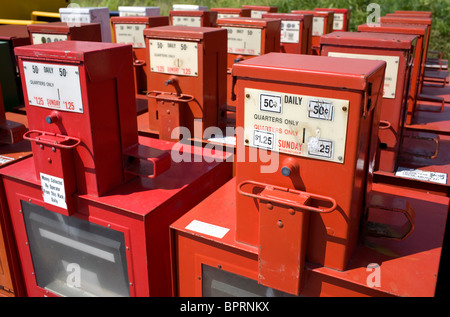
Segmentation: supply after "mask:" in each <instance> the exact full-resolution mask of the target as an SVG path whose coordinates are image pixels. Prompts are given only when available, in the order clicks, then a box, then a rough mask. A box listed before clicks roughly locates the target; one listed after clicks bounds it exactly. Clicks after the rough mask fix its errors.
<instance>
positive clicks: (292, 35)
mask: <svg viewBox="0 0 450 317" xmlns="http://www.w3.org/2000/svg"><path fill="white" fill-rule="evenodd" d="M299 40H300V21H281V37H280V42H281V43H298V42H299Z"/></svg>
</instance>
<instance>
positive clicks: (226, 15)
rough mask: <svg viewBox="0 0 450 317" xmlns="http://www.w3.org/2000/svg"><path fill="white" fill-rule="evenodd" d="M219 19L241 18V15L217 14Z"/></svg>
mask: <svg viewBox="0 0 450 317" xmlns="http://www.w3.org/2000/svg"><path fill="white" fill-rule="evenodd" d="M217 18H218V19H223V18H239V13H217Z"/></svg>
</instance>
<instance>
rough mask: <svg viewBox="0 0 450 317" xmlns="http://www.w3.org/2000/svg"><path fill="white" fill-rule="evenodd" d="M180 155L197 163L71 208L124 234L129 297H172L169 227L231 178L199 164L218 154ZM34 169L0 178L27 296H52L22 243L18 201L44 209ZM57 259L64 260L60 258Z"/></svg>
mask: <svg viewBox="0 0 450 317" xmlns="http://www.w3.org/2000/svg"><path fill="white" fill-rule="evenodd" d="M139 143H140V144H141V145H144V146H147V147H150V148H155V149H158V150H161V151H170V150H171V149H172V147H173V145H174V144H173V143H170V142H166V141H160V140H156V139H151V138H143V137H140V139H139ZM184 151H185V154H188V156H190V157H191V158H192V159H193V157H194V156H195V157H198V158H200V159H199V160H198V161H197V162H193V161H192V162H180V163H172V164H171V167H170V169H169V170H167V171H166V172H165V173H163V174H162V175H160V176H158V177H156V178H154V179H150V178H134V179H133V180H131V181H130V182H128V183H126V184H124V185H121V186H118V187H117V188H115V189H113V190H112V191H110V192H109V193H108V194H107V195H104V196H101V197H96V196H94V195H89V194H76V203H77V210H76V212H75V213H74V214H73V215H72V216H71V217H75V218H77V219H81V220H84V221H88V222H89V223H95V224H97V225H100V226H102V227H104V228H108V229H110V230H114V231H118V232H122V233H123V234H124V237H125V244H126V246H127V252H126V262H127V272H126V275H127V276H128V279H129V283H130V286H129V295H130V296H171V295H172V294H171V287H170V285H171V280H170V270H169V267H170V262H169V240H168V228H169V225H170V223H172V222H173V221H175V220H176V219H177V218H178V217H179V216H181V215H182V214H184V213H185V212H186V211H188V210H189V209H190V208H192V207H193V206H195V204H196V203H198V202H199V201H201V200H202V199H203V198H205V197H206V196H208V195H209V194H211V193H212V192H213V191H214V190H215V189H216V188H217V187H218V186H220V185H219V184H220V183H222V184H223V183H224V182H225V181H226V180H228V179H229V177H230V175H231V166H230V165H229V164H228V165H227V164H226V163H220V162H212V163H207V162H206V161H205V157H209V158H210V159H211V158H212V159H218V160H220V159H224V158H225V155H224V154H223V153H220V152H216V153H213V154H209V155H208V154H207V155H206V156H203V159H202V158H201V155H202V150H201V148H194V147H186V148H185V150H184ZM34 169H35V167H34V160H33V159H32V158H29V159H25V160H23V161H20V162H18V163H17V164H13V165H11V166H8V167H5V168H4V169H2V170H1V173H2V180H3V184H4V186H5V191H6V197H7V202H8V206H9V210H10V216H11V219H12V223H13V227H14V233H15V239H16V240H17V243H18V246H19V254H20V258H21V265H22V267H23V273H24V276H25V284H26V289H27V293H28V296H55V295H57V294H55V293H54V292H52V291H51V290H49V289H45V288H43V287H42V285H40V284H38V281H37V279H36V275H35V274H33V273H34V272H35V271H34V270H35V269H34V267H33V257H32V254H31V253H30V249H29V247H28V243H27V242H28V241H27V232H26V229H25V224H24V220H23V216H22V215H21V213H20V212H19V210H21V209H22V207H21V204H22V201H27V202H28V201H29V202H30V203H31V204H33V205H38V206H44V205H45V204H44V202H43V201H42V192H41V184H40V182H39V181H38V180H36V178H35V176H34V173H33V172H34ZM180 175H183V177H180ZM49 212H51V211H49ZM30 243H32V241H30ZM61 260H64V256H62V259H61ZM49 265H50V264H49ZM97 269H98V270H101V269H102V268H101V267H98V268H97ZM103 282H105V281H103Z"/></svg>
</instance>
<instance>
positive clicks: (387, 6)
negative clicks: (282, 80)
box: [72, 0, 450, 59]
mask: <svg viewBox="0 0 450 317" xmlns="http://www.w3.org/2000/svg"><path fill="white" fill-rule="evenodd" d="M72 3H78V4H79V5H80V6H106V7H109V9H110V10H114V11H115V10H117V7H118V6H119V5H123V6H126V5H129V6H133V5H134V6H156V7H160V8H161V15H168V12H169V10H170V9H171V8H172V4H173V3H176V4H197V5H203V6H207V7H208V8H220V7H229V8H239V7H241V5H242V4H251V5H271V6H276V7H278V12H290V11H291V10H310V9H314V8H319V7H323V8H333V7H334V8H351V10H352V13H351V20H350V31H356V29H357V27H358V25H360V24H364V23H366V19H367V16H368V14H369V13H370V12H367V6H368V5H369V4H370V3H377V4H379V5H380V9H381V16H384V15H386V13H392V12H394V11H395V10H416V11H432V12H433V26H432V33H431V41H430V49H431V50H438V51H441V52H442V53H443V54H444V57H445V58H446V59H447V58H449V53H450V38H449V29H450V25H449V23H448V21H449V20H448V17H449V16H450V0H409V1H399V0H175V1H171V0H169V1H162V0H72Z"/></svg>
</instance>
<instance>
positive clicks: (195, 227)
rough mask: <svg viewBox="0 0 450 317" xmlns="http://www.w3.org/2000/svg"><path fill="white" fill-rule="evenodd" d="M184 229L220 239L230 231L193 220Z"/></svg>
mask: <svg viewBox="0 0 450 317" xmlns="http://www.w3.org/2000/svg"><path fill="white" fill-rule="evenodd" d="M185 229H188V230H191V231H195V232H198V233H202V234H206V235H208V236H212V237H216V238H219V239H222V238H223V237H224V236H225V235H226V234H227V232H228V231H230V229H228V228H224V227H220V226H216V225H213V224H210V223H206V222H203V221H198V220H193V221H192V222H191V223H190V224H188V225H187V226H186V228H185Z"/></svg>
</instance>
